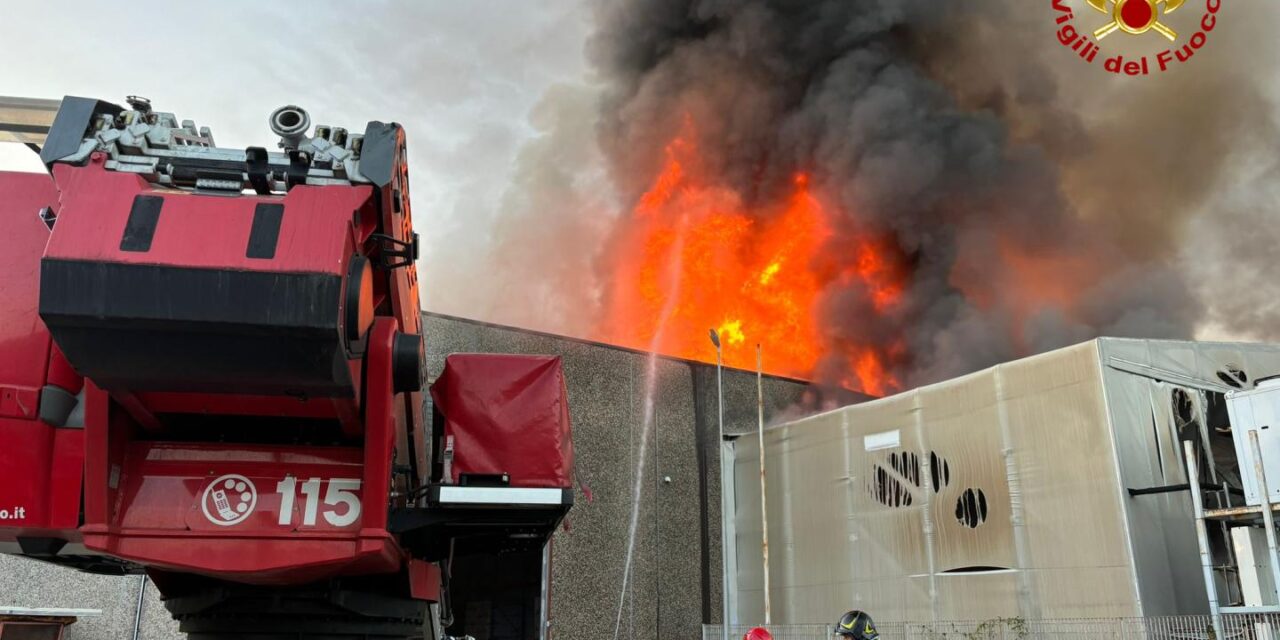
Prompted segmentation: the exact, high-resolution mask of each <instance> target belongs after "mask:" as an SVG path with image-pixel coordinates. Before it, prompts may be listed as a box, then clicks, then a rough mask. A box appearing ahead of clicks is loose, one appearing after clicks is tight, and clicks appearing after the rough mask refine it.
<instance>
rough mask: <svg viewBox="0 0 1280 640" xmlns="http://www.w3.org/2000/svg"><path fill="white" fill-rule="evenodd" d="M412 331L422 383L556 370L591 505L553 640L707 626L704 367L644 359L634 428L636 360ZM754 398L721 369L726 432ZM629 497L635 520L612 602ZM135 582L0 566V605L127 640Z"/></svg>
mask: <svg viewBox="0 0 1280 640" xmlns="http://www.w3.org/2000/svg"><path fill="white" fill-rule="evenodd" d="M425 326H426V329H425V332H426V341H427V350H428V365H429V369H430V372H431V375H432V376H433V377H434V376H435V375H437V374H438V373H439V372H440V370H441V369H442V368H443V366H444V358H445V356H446V355H447V354H450V353H462V352H472V353H528V354H555V355H560V356H562V357H563V358H564V369H565V376H566V379H567V382H568V388H569V406H570V410H571V415H572V420H573V428H574V450H575V453H576V456H577V472H578V476H579V480H580V481H581V483H582V485H583V487H584V488H586V489H589V490H590V491H591V493H592V499H591V500H588V499H587V498H586V496H585V495H583V493H582V492H579V493H578V495H577V503H576V505H575V506H574V508H573V511H572V512H571V513H570V515H569V521H568V525H567V528H566V529H562V530H561V531H560V532H559V533H557V534H556V536H555V539H554V541H553V547H552V549H553V552H552V572H551V575H552V585H551V593H552V596H551V597H552V607H551V615H550V620H551V630H552V633H553V635H554V637H555V638H556V640H599V639H600V638H610V637H613V633H614V626H615V624H616V623H617V622H618V621H619V620H620V621H621V625H622V634H620V635H621V637H626V638H629V639H649V638H658V637H661V638H672V639H677V638H678V639H684V638H696V637H699V626H700V625H701V624H702V623H703V622H718V621H719V618H720V615H719V612H720V606H721V605H720V536H719V532H720V527H719V517H720V512H719V505H720V502H719V501H720V482H719V474H718V472H717V469H718V463H717V459H716V449H715V438H716V431H717V425H716V417H717V404H716V370H715V366H714V365H710V366H709V365H706V364H701V363H691V362H686V361H681V360H674V359H667V358H658V359H656V361H654V362H653V363H652V365H653V368H654V371H655V372H656V381H657V382H656V392H655V394H654V403H653V407H654V409H653V424H652V427H651V428H650V429H648V430H646V429H644V424H643V423H644V399H645V387H646V380H647V378H648V370H649V367H650V359H649V356H647V355H645V354H643V353H638V352H634V351H628V350H624V349H618V348H615V347H610V346H606V345H600V344H594V343H589V342H583V341H577V340H570V339H566V338H563V337H558V336H551V335H545V334H538V333H531V332H527V331H521V330H518V329H512V328H507V327H498V326H494V325H487V324H483V323H477V322H473V321H468V320H462V319H457V318H450V317H445V316H435V315H429V316H428V317H427V320H426V325H425ZM707 346H708V355H712V356H713V355H714V354H713V352H711V351H710V349H711V345H710V344H709V343H708V345H707ZM804 388H805V387H804V385H802V384H800V383H797V382H795V381H791V380H784V379H777V378H765V380H764V389H765V398H766V407H765V412H766V418H767V419H768V418H770V417H771V416H773V415H775V414H777V413H778V412H779V411H782V410H785V409H787V408H788V407H791V406H792V405H794V404H795V402H796V401H797V400H798V399H799V398H800V395H801V393H802V392H803V390H804ZM755 389H756V387H755V375H754V374H753V373H749V372H741V371H732V370H727V371H726V374H725V381H724V391H725V428H726V432H728V433H730V434H735V433H747V432H751V431H752V430H753V429H755V425H756V394H755ZM642 456H643V465H640V462H641V458H642ZM638 467H639V468H641V470H640V472H639V473H640V474H641V475H640V476H638V474H637V469H638ZM637 477H640V478H641V479H640V483H639V490H638V491H636V486H637V485H636V479H637ZM666 478H670V482H669V483H667V482H664V480H665V479H666ZM637 498H638V500H639V511H638V515H639V517H638V519H637V526H636V537H635V543H634V549H633V550H632V561H631V562H632V564H631V571H630V578H629V580H627V585H626V588H625V590H624V588H623V574H624V572H625V568H626V563H627V550H628V539H629V531H630V525H631V520H632V513H633V505H634V504H635V500H636V499H637ZM140 584H141V582H140V578H139V577H138V576H129V577H124V578H113V577H103V576H92V575H88V574H83V573H79V572H76V571H72V570H68V569H63V568H60V567H55V566H52V565H47V564H45V563H39V562H35V561H32V560H27V559H22V558H13V557H4V556H0V605H10V606H28V607H71V608H93V609H101V610H102V611H103V614H102V615H101V616H100V617H96V618H89V619H85V620H84V621H82V622H79V623H77V624H76V625H74V626H73V627H71V629H70V631H69V635H68V638H69V640H121V639H124V638H131V637H132V633H133V621H134V613H135V611H136V602H137V597H138V588H139V585H140ZM619 611H621V615H619ZM179 636H180V634H179V633H178V632H177V625H176V624H175V623H174V622H172V621H171V620H170V619H169V616H168V613H167V612H166V611H165V609H164V607H163V605H162V603H161V602H160V600H159V594H158V593H157V592H156V591H155V589H154V587H151V588H149V589H148V590H147V593H146V594H145V596H144V600H143V622H142V625H141V634H140V636H139V637H140V638H142V639H144V640H152V639H156V640H159V639H161V638H175V637H179Z"/></svg>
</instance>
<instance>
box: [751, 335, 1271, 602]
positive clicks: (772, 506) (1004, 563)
mask: <svg viewBox="0 0 1280 640" xmlns="http://www.w3.org/2000/svg"><path fill="white" fill-rule="evenodd" d="M1111 356H1119V357H1122V358H1123V359H1125V360H1127V361H1130V362H1134V363H1140V364H1141V365H1142V366H1144V367H1148V368H1153V367H1154V368H1176V370H1177V371H1179V372H1180V373H1181V375H1183V376H1189V377H1192V378H1204V379H1206V380H1209V381H1214V380H1217V377H1216V369H1217V368H1219V367H1222V366H1224V365H1226V364H1228V363H1230V364H1236V365H1237V366H1242V367H1245V368H1248V369H1251V370H1254V371H1257V372H1259V373H1258V374H1254V375H1255V376H1256V375H1261V373H1260V372H1264V371H1273V372H1276V373H1280V347H1271V346H1252V345H1221V344H1195V343H1185V342H1152V341H1141V340H1111V339H1104V340H1099V341H1092V342H1088V343H1084V344H1081V345H1076V346H1074V347H1070V348H1067V349H1062V350H1059V351H1055V352H1052V353H1048V354H1043V355H1040V356H1036V357H1033V358H1027V359H1024V360H1019V361H1016V362H1011V363H1008V364H1004V365H1000V366H998V367H994V368H992V369H988V370H985V371H981V372H978V373H975V374H972V375H969V376H965V377H962V378H958V379H955V380H951V381H947V382H943V383H939V384H936V385H932V386H929V387H924V388H922V389H918V390H915V391H912V392H909V393H906V394H902V395H899V396H894V397H891V398H885V399H881V400H877V401H873V402H869V403H866V404H861V405H855V406H852V407H846V408H844V409H840V410H837V411H834V412H830V413H827V414H823V415H819V416H814V417H811V418H808V419H805V420H801V421H797V422H793V423H790V424H786V425H780V426H777V427H774V428H771V429H770V430H768V431H767V433H766V437H765V447H766V451H767V452H768V455H767V457H766V465H767V468H768V474H769V511H770V512H769V523H770V524H769V526H770V531H769V533H770V542H771V549H770V551H771V567H770V573H771V577H772V587H773V593H772V601H773V611H772V613H773V620H774V621H776V622H783V623H812V622H823V621H826V620H828V619H834V616H838V615H839V614H840V613H841V612H843V611H845V610H847V609H850V608H862V609H865V610H868V611H870V612H872V614H873V615H874V616H875V617H876V618H877V619H878V620H885V621H894V620H901V621H920V620H956V619H970V620H984V619H990V618H998V617H1011V616H1018V617H1022V618H1026V619H1047V618H1080V617H1087V618H1094V617H1133V616H1142V615H1162V614H1172V613H1195V612H1199V611H1202V610H1203V609H1204V593H1203V587H1202V585H1199V582H1200V581H1199V578H1198V575H1197V573H1196V572H1197V571H1198V566H1197V564H1196V561H1197V555H1196V546H1195V540H1194V538H1193V537H1191V531H1192V524H1191V518H1190V513H1189V512H1188V511H1187V506H1186V504H1185V503H1187V502H1188V500H1187V495H1186V494H1185V493H1172V494H1164V495H1153V496H1142V497H1139V498H1129V497H1128V494H1127V492H1126V491H1125V490H1126V489H1127V488H1130V487H1145V486H1157V485H1163V484H1178V483H1181V482H1185V473H1184V472H1183V471H1182V468H1183V467H1182V463H1181V460H1180V457H1179V455H1178V445H1177V440H1178V428H1179V425H1178V424H1177V421H1176V419H1175V417H1174V415H1173V410H1172V404H1171V394H1172V393H1173V386H1172V385H1170V384H1168V383H1167V382H1161V381H1157V380H1153V379H1151V378H1149V377H1143V376H1140V375H1135V374H1134V373H1129V372H1123V371H1119V370H1117V369H1113V368H1111V367H1109V366H1108V364H1107V360H1108V358H1109V357H1111ZM1218 384H1221V383H1218ZM1191 395H1193V396H1194V397H1196V398H1199V397H1200V395H1199V392H1198V391H1194V392H1193V393H1192V394H1191ZM869 449H871V450H869ZM758 455H759V453H758V447H757V446H756V443H755V442H754V439H746V438H744V439H742V440H741V441H739V442H738V443H737V444H736V446H735V459H736V464H735V469H736V475H737V479H738V483H737V487H738V493H737V495H736V497H735V505H736V511H735V526H736V531H737V566H738V568H739V573H738V586H739V590H740V598H741V615H740V618H739V619H740V620H743V621H750V620H758V619H762V608H763V598H762V596H761V588H762V584H761V583H762V572H761V563H760V552H759V551H760V544H759V541H760V524H759V522H760V514H759V488H758V486H759V485H758V482H755V474H756V473H757V471H758V469H757V464H758ZM1184 530H1185V531H1184ZM1160 567H1163V569H1161V568H1160Z"/></svg>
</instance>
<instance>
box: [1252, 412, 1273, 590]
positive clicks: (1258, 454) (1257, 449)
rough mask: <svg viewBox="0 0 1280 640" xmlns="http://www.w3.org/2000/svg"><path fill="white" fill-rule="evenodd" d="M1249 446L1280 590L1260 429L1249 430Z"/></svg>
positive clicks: (1270, 554) (1269, 552) (1270, 556)
mask: <svg viewBox="0 0 1280 640" xmlns="http://www.w3.org/2000/svg"><path fill="white" fill-rule="evenodd" d="M1249 446H1250V447H1252V448H1253V473H1254V474H1255V475H1257V478H1258V490H1259V491H1260V492H1262V496H1261V497H1262V522H1263V524H1265V525H1266V527H1267V555H1268V559H1270V560H1271V581H1272V582H1271V584H1272V585H1274V586H1275V588H1276V589H1278V590H1280V561H1278V560H1277V554H1276V522H1275V516H1274V515H1273V514H1272V513H1271V492H1270V491H1268V490H1267V472H1266V469H1265V468H1264V467H1263V465H1262V445H1261V444H1260V443H1259V441H1258V431H1257V430H1256V429H1255V430H1253V431H1250V432H1249Z"/></svg>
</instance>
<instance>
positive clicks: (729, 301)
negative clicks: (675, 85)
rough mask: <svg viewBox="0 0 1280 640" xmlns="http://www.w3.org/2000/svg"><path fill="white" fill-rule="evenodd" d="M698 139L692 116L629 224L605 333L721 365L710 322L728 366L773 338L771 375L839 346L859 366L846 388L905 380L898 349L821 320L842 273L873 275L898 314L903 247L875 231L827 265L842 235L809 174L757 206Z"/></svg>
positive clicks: (869, 388)
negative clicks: (712, 170) (846, 256)
mask: <svg viewBox="0 0 1280 640" xmlns="http://www.w3.org/2000/svg"><path fill="white" fill-rule="evenodd" d="M695 140H696V138H695V132H694V127H693V125H692V122H691V121H689V120H688V119H686V124H685V127H684V129H683V131H682V133H681V135H679V136H677V137H676V138H675V139H673V140H672V141H671V142H670V143H669V144H668V145H667V147H666V158H665V162H664V164H663V166H662V168H661V170H660V171H658V172H657V174H656V175H655V177H654V178H653V179H652V180H651V181H650V183H649V184H650V186H649V189H648V190H647V191H646V192H645V193H644V194H643V195H642V196H641V197H640V198H639V200H638V201H637V204H636V206H635V208H634V210H633V212H632V214H633V215H632V216H631V217H630V218H629V219H628V220H627V221H625V223H624V224H626V227H625V228H624V230H623V231H622V235H621V238H620V240H621V241H620V242H619V244H618V245H617V246H618V250H617V251H616V253H615V254H614V256H613V258H614V259H615V260H616V263H615V264H614V265H613V273H612V277H611V281H610V282H609V291H608V297H607V299H606V307H605V314H604V321H603V324H602V326H601V333H602V334H603V337H604V339H606V340H610V341H613V342H616V343H620V344H624V345H627V346H630V347H634V348H640V349H648V348H650V346H654V347H655V348H656V349H657V350H658V351H659V352H661V353H665V354H670V355H674V356H677V357H683V358H689V359H693V360H701V361H712V362H713V361H714V359H715V350H714V347H713V346H712V345H711V343H710V341H709V340H708V336H707V330H708V329H715V330H716V331H717V332H718V333H719V335H720V340H721V345H722V351H723V356H724V362H725V364H726V365H727V366H732V367H739V368H745V369H754V368H755V345H756V344H761V345H763V350H764V368H765V370H766V371H768V372H770V373H774V374H778V375H785V376H793V377H801V378H807V377H810V376H811V375H813V373H814V370H815V367H816V366H817V364H818V361H819V359H820V358H822V357H823V355H824V354H833V353H834V354H836V355H837V356H838V357H842V358H844V360H845V361H847V362H848V370H849V372H850V374H851V376H850V377H849V378H846V379H845V380H843V381H841V382H842V383H843V384H844V385H846V386H848V387H850V388H854V389H858V390H862V391H864V392H866V393H869V394H873V395H883V394H884V393H888V392H891V391H893V390H895V389H897V388H899V387H900V385H899V383H898V381H897V379H895V378H894V376H893V375H892V373H891V372H890V362H891V358H892V356H893V355H894V353H895V350H894V349H893V348H892V347H891V345H874V344H855V345H844V344H840V345H838V346H837V345H835V344H834V341H832V340H830V339H828V338H826V337H825V336H824V335H823V333H822V331H821V329H820V327H819V323H818V321H817V317H816V313H817V307H818V304H819V302H820V297H821V293H822V291H823V289H824V288H825V287H826V286H827V285H828V284H830V283H831V282H832V281H833V280H835V279H857V280H859V281H861V282H862V283H863V284H864V286H865V289H866V290H867V291H868V292H869V293H868V295H869V296H870V298H871V302H872V306H873V307H874V308H875V310H876V311H877V312H881V313H883V312H888V311H890V310H891V309H892V308H893V306H894V305H895V304H897V303H898V301H899V300H900V298H901V296H902V292H903V286H904V285H903V280H904V278H903V276H902V273H903V270H902V269H901V268H900V267H899V262H900V261H898V260H896V259H895V257H896V254H895V253H894V252H893V251H891V250H889V249H888V248H887V245H885V244H883V243H878V242H876V241H874V240H872V239H870V238H868V239H866V240H864V241H862V242H861V243H859V245H858V246H857V247H856V248H855V255H856V261H855V262H854V263H853V266H852V267H849V268H845V269H842V270H835V271H834V272H833V271H832V270H830V269H818V268H815V262H819V261H820V260H819V259H820V258H821V257H822V256H821V255H820V254H821V251H822V249H823V245H824V243H826V242H827V241H828V240H829V239H830V238H831V231H830V228H829V225H828V220H829V218H828V216H829V213H828V211H827V209H826V206H825V205H824V203H823V202H822V201H821V200H820V198H819V197H818V196H817V195H816V194H815V193H814V192H813V190H812V187H811V184H810V180H809V176H808V175H806V174H803V173H802V174H798V175H796V176H795V179H794V183H793V188H792V189H791V190H790V193H787V194H784V195H783V196H782V197H779V198H777V201H776V202H771V203H766V204H763V205H760V206H758V207H755V208H753V209H752V210H750V211H748V210H747V208H746V205H744V202H743V198H742V196H741V194H739V193H738V192H736V191H735V190H733V189H731V188H728V187H726V186H724V185H723V184H722V183H721V182H720V181H718V180H716V179H715V177H714V176H708V175H705V172H706V169H705V167H704V166H703V164H702V162H701V161H700V156H699V153H698V148H697V144H696V141H695ZM673 270H674V271H673ZM664 316H665V323H663V319H664ZM660 325H662V326H660ZM655 338H656V340H655Z"/></svg>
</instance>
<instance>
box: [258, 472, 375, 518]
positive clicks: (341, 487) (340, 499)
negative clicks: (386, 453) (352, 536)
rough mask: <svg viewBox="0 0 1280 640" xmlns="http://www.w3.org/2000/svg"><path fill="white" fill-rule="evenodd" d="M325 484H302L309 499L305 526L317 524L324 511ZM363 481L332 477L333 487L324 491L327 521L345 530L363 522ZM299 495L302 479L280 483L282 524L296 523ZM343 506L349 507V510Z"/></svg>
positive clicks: (304, 512) (304, 513)
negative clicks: (296, 507)
mask: <svg viewBox="0 0 1280 640" xmlns="http://www.w3.org/2000/svg"><path fill="white" fill-rule="evenodd" d="M322 484H324V481H323V480H321V479H320V478H311V479H310V480H307V481H306V482H303V483H302V495H303V496H304V497H305V498H306V501H305V503H304V504H303V508H302V524H303V526H313V525H315V523H316V512H318V511H319V510H320V486H321V485H322ZM359 490H360V481H359V480H356V479H354V478H330V479H329V487H328V489H327V490H325V492H324V504H325V506H327V507H332V508H330V509H326V510H325V512H324V521H325V522H328V523H329V524H330V525H332V526H335V527H345V526H348V525H351V524H354V523H355V521H356V520H358V519H360V496H357V495H356V493H355V492H357V491H359ZM297 492H298V479H297V478H295V477H293V476H289V477H287V478H285V479H284V480H281V481H280V482H279V483H277V484H276V493H279V494H280V524H281V525H284V526H289V525H291V524H293V501H294V499H295V497H296V495H297ZM342 505H346V508H345V510H344V509H343V508H342Z"/></svg>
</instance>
